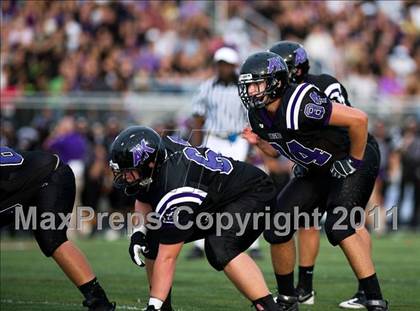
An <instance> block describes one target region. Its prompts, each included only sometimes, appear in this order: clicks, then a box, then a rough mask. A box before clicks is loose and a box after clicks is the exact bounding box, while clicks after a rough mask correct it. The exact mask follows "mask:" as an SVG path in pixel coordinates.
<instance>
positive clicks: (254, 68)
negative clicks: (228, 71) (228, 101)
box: [238, 52, 289, 110]
mask: <svg viewBox="0 0 420 311" xmlns="http://www.w3.org/2000/svg"><path fill="white" fill-rule="evenodd" d="M288 76H289V71H288V69H287V65H286V63H285V61H284V60H283V58H281V57H280V56H278V55H277V54H275V53H271V52H259V53H255V54H252V55H251V56H249V57H248V58H247V59H246V60H245V62H244V63H243V64H242V66H241V70H240V74H239V80H238V92H239V96H240V97H241V100H242V103H243V104H244V106H245V108H246V109H248V110H249V109H252V108H263V107H265V106H266V105H268V104H270V103H272V102H273V101H274V100H276V99H277V98H279V97H281V95H282V94H283V92H284V90H285V88H286V86H287V85H288V82H289V81H288ZM263 81H265V82H266V87H265V89H264V90H263V91H261V92H259V93H258V94H254V95H252V96H251V95H249V94H248V86H249V84H251V83H259V82H263ZM279 82H281V84H280V86H279Z"/></svg>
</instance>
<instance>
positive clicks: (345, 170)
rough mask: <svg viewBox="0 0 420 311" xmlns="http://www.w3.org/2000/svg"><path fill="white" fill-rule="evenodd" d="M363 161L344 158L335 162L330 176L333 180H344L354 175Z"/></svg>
mask: <svg viewBox="0 0 420 311" xmlns="http://www.w3.org/2000/svg"><path fill="white" fill-rule="evenodd" d="M362 163H363V161H361V160H357V159H354V158H352V157H348V158H345V159H343V160H337V161H335V162H334V163H333V165H332V166H331V169H330V172H331V175H332V176H333V177H335V178H346V177H347V176H349V175H351V174H354V172H356V171H357V169H358V168H359V167H360V166H361V165H362Z"/></svg>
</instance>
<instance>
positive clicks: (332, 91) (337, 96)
mask: <svg viewBox="0 0 420 311" xmlns="http://www.w3.org/2000/svg"><path fill="white" fill-rule="evenodd" d="M305 82H306V83H310V84H313V85H315V86H316V87H317V88H318V89H319V90H320V91H321V92H323V93H324V94H325V95H326V96H327V97H328V98H329V99H330V100H331V101H335V102H337V103H339V104H345V105H347V106H350V107H351V104H350V101H349V96H348V94H347V90H346V88H345V87H344V86H343V85H342V84H341V83H340V82H339V81H338V80H337V79H336V78H334V77H333V76H330V75H328V74H321V75H312V74H308V75H306V77H305Z"/></svg>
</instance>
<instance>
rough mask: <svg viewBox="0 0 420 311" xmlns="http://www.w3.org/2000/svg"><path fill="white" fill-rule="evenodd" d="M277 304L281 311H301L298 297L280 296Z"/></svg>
mask: <svg viewBox="0 0 420 311" xmlns="http://www.w3.org/2000/svg"><path fill="white" fill-rule="evenodd" d="M276 303H277V305H278V306H279V310H281V311H299V301H298V298H297V297H296V296H286V295H280V294H279V295H278V296H277V299H276Z"/></svg>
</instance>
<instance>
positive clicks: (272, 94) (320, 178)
mask: <svg viewBox="0 0 420 311" xmlns="http://www.w3.org/2000/svg"><path fill="white" fill-rule="evenodd" d="M238 91H239V94H240V96H241V99H242V102H243V104H244V105H245V107H246V108H247V109H248V116H249V121H250V124H251V127H252V129H250V128H246V129H244V132H243V136H244V137H245V138H246V139H247V140H248V141H249V142H250V143H251V144H254V145H257V146H258V147H259V148H260V149H261V150H263V151H264V152H265V153H266V154H268V155H271V156H273V157H277V156H279V155H280V154H282V155H284V156H286V157H287V158H289V159H290V160H292V161H293V162H295V166H294V173H295V176H296V177H295V178H293V179H292V180H291V181H290V182H289V184H288V185H287V186H286V187H285V188H284V189H283V191H282V192H281V193H280V194H279V196H278V197H277V204H278V208H280V209H282V210H283V211H285V212H288V213H293V208H294V207H295V206H298V207H299V212H306V213H309V214H311V213H312V211H313V209H314V208H315V207H317V206H321V207H322V206H323V207H324V208H325V210H326V211H327V218H326V223H325V231H326V234H327V237H328V240H329V241H330V243H331V244H332V245H334V246H335V245H340V247H341V249H342V250H343V252H344V253H345V255H346V257H347V259H348V261H349V263H350V265H351V267H352V268H353V271H354V272H355V274H356V277H357V278H358V280H359V282H360V284H361V286H362V288H363V290H364V291H365V294H366V298H367V302H366V307H367V309H368V310H370V311H372V310H375V311H382V310H388V303H387V302H386V301H385V300H383V298H382V293H381V290H380V286H379V282H378V279H377V277H376V273H375V269H374V266H373V262H372V259H371V254H370V247H369V245H368V244H367V243H366V242H365V241H366V239H364V237H363V236H361V233H360V230H356V228H355V224H352V220H354V222H355V223H359V222H360V220H361V215H360V213H359V214H357V213H356V215H358V216H359V217H358V218H357V217H356V218H355V219H352V217H351V215H354V213H352V211H353V210H354V209H355V208H357V207H362V208H365V206H366V203H367V201H368V199H369V197H370V194H371V192H372V189H373V185H374V182H375V179H376V176H377V173H378V169H379V160H380V155H379V150H378V145H377V143H376V141H375V139H374V138H373V137H371V136H370V135H368V131H367V122H368V121H367V116H366V114H365V113H363V112H362V111H360V110H357V109H354V108H351V107H347V106H345V105H342V104H336V103H331V101H330V100H329V99H328V98H327V97H326V96H325V94H324V93H322V92H320V91H319V90H318V89H317V88H316V87H315V86H313V85H311V84H309V83H302V84H299V85H291V84H289V72H288V68H287V64H286V63H285V61H284V60H283V59H282V58H281V57H280V56H279V55H277V54H275V53H272V52H260V53H255V54H253V55H251V56H249V57H248V58H247V60H246V61H245V62H244V64H243V65H242V67H241V71H240V76H239V82H238ZM337 207H341V209H339V210H338V209H337ZM292 229H294V228H292ZM293 234H294V230H291V232H290V234H287V235H283V236H282V237H278V236H275V235H272V234H270V232H267V234H266V235H265V237H266V239H267V240H268V241H269V242H270V243H272V260H273V265H274V270H275V273H276V279H277V283H278V290H279V297H278V303H279V305H280V306H281V308H282V310H297V309H298V299H297V295H296V292H295V288H294V284H293V269H294V265H295V247H294V242H293Z"/></svg>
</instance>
